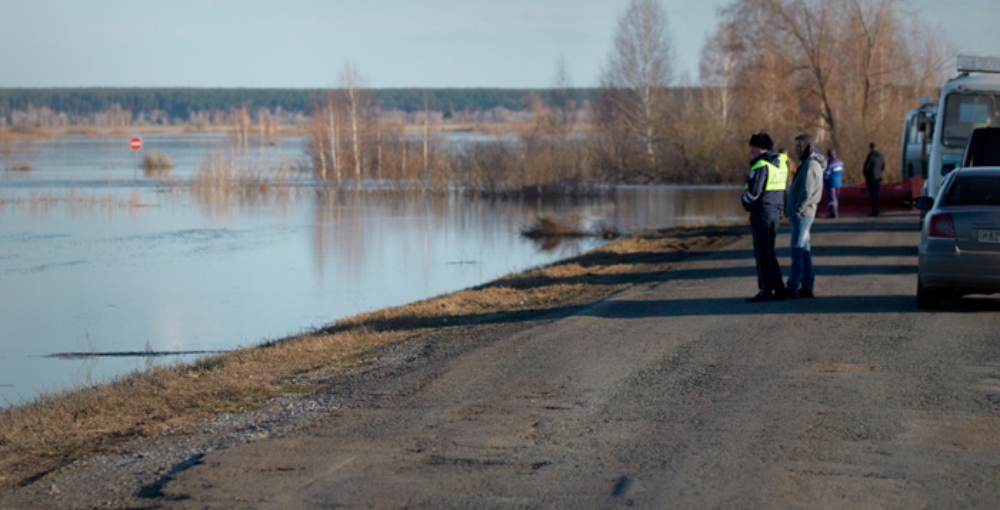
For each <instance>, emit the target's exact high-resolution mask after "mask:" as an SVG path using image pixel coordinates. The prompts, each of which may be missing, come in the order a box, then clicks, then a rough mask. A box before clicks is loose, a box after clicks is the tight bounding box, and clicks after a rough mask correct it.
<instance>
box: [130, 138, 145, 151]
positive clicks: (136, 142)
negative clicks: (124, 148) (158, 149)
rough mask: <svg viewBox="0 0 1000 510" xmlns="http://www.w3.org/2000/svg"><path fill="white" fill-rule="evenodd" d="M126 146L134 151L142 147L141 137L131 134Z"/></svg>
mask: <svg viewBox="0 0 1000 510" xmlns="http://www.w3.org/2000/svg"><path fill="white" fill-rule="evenodd" d="M128 147H129V148H130V149H132V150H134V151H137V150H139V149H141V148H142V138H139V137H138V136H133V137H132V139H131V140H129V141H128Z"/></svg>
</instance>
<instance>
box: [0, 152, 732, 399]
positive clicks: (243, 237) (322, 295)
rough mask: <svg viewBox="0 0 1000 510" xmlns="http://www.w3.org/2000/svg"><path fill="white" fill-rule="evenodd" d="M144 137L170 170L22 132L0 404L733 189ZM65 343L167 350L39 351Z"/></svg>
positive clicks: (404, 293) (4, 224) (715, 214)
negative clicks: (545, 222)
mask: <svg viewBox="0 0 1000 510" xmlns="http://www.w3.org/2000/svg"><path fill="white" fill-rule="evenodd" d="M146 142H147V144H148V145H149V146H150V147H155V148H159V149H160V150H163V151H164V152H166V153H167V154H169V155H170V157H171V160H172V162H173V164H174V168H173V170H171V172H170V174H169V175H155V176H147V175H145V174H144V173H142V172H138V173H137V172H136V171H135V167H134V166H133V165H132V164H131V163H130V162H131V161H132V159H131V158H132V157H133V155H132V154H130V153H129V151H128V149H127V147H126V146H124V143H123V144H122V147H120V148H118V149H112V147H111V145H110V144H109V142H108V141H107V140H102V139H83V138H81V139H61V140H49V141H44V142H39V143H38V147H39V153H38V155H37V157H36V158H35V160H34V163H35V169H34V170H33V171H32V172H30V173H22V174H18V175H16V176H12V177H0V286H2V288H3V292H2V293H0V324H3V328H0V404H2V403H4V402H6V403H17V402H23V401H25V400H28V399H31V398H33V397H34V396H35V395H37V394H38V392H40V391H56V390H60V389H63V388H70V387H74V386H79V385H87V384H91V383H94V382H100V381H106V380H108V379H110V378H113V377H115V376H118V375H122V374H127V373H129V372H131V371H133V370H139V369H143V368H144V367H146V366H148V365H150V364H153V363H156V364H161V363H174V362H177V361H193V360H194V358H195V357H196V356H197V354H193V353H195V352H205V351H221V350H229V349H232V348H235V347H239V346H243V345H251V344H256V343H259V342H263V341H267V340H271V339H274V338H279V337H282V336H286V335H289V334H294V333H297V332H300V331H302V330H305V329H309V328H312V327H318V326H322V325H324V324H327V323H330V322H333V321H335V320H337V319H338V318H342V317H345V316H349V315H353V314H356V313H359V312H363V311H368V310H373V309H377V308H382V307H386V306H394V305H401V304H405V303H409V302H413V301H416V300H420V299H426V298H428V297H431V296H434V295H438V294H442V293H446V292H450V291H454V290H458V289H462V288H467V287H471V286H475V285H479V284H482V283H484V282H486V281H489V280H492V279H495V278H497V277H499V276H502V275H504V274H508V273H511V272H516V271H521V270H524V269H527V268H530V267H534V266H538V265H542V264H546V263H549V262H553V261H555V260H558V259H561V258H565V257H567V256H572V255H574V254H577V253H580V252H582V251H583V250H586V249H589V248H591V247H594V246H597V245H599V244H600V242H601V241H600V240H598V239H583V240H580V241H577V242H574V243H569V244H559V245H558V246H538V245H536V244H535V243H533V242H531V241H529V240H526V239H522V238H521V237H520V236H519V234H518V232H519V231H520V229H521V227H523V226H524V225H526V224H528V223H530V222H531V221H533V220H534V219H535V218H537V217H539V216H543V215H544V216H552V217H556V218H564V219H572V220H573V221H578V222H581V224H584V225H597V224H599V223H604V224H607V225H611V226H614V227H616V228H618V229H621V230H628V231H638V230H643V229H649V228H665V227H669V226H672V225H677V224H685V223H694V222H700V221H704V220H706V219H710V218H728V217H737V218H743V213H742V210H741V209H740V206H739V193H740V190H738V189H734V188H676V187H653V188H623V189H618V190H616V191H614V192H613V193H609V194H607V195H606V196H602V197H593V198H588V199H581V200H559V201H548V202H546V201H541V200H480V199H474V198H470V197H466V196H461V195H454V194H425V193H420V192H392V193H386V192H375V191H370V190H361V191H356V190H352V191H342V190H335V189H329V188H325V187H322V186H319V187H317V186H315V185H314V184H313V183H312V182H310V180H309V179H308V178H307V177H303V175H302V174H301V173H299V172H297V171H296V170H295V169H294V167H293V165H292V164H285V163H283V162H287V161H295V160H296V158H297V157H298V154H301V152H299V153H297V152H296V150H298V151H302V150H303V149H302V147H303V146H302V143H301V140H298V141H296V140H294V139H287V138H286V139H282V140H281V141H280V142H279V144H278V145H277V146H274V147H267V148H266V149H265V151H266V152H263V153H262V152H260V151H251V153H250V154H242V155H241V153H239V152H237V151H234V150H233V149H231V147H230V144H229V142H228V138H226V137H212V136H175V137H172V138H171V137H157V136H152V137H146ZM262 154H263V155H262ZM239 158H244V159H239ZM206 162H208V163H206ZM275 168H277V169H278V170H277V171H274V170H273V169H275ZM540 248H541V249H540ZM66 352H77V353H91V354H99V353H115V352H119V353H120V352H163V353H171V355H170V356H162V357H160V356H156V357H154V356H140V357H114V356H88V357H86V358H72V359H62V358H48V357H46V356H47V355H50V354H53V353H66Z"/></svg>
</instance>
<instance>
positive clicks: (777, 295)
mask: <svg viewBox="0 0 1000 510" xmlns="http://www.w3.org/2000/svg"><path fill="white" fill-rule="evenodd" d="M786 299H788V292H787V291H785V289H777V290H775V291H774V296H772V297H771V301H784V300H786Z"/></svg>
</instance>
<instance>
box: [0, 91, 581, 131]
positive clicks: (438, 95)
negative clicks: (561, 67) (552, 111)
mask: <svg viewBox="0 0 1000 510" xmlns="http://www.w3.org/2000/svg"><path fill="white" fill-rule="evenodd" d="M330 91H331V90H329V89H249V88H247V89H214V88H6V89H4V88H0V119H5V120H6V122H0V124H3V123H6V124H16V123H17V121H16V118H15V117H16V115H14V116H12V115H13V114H14V113H15V112H28V111H31V110H48V111H49V112H52V113H55V114H64V115H66V116H68V117H70V118H86V117H92V116H94V115H96V114H99V113H101V112H108V111H112V110H117V111H128V112H130V113H131V114H132V115H141V114H142V113H143V112H146V113H148V112H162V114H161V116H160V117H161V118H163V119H164V120H165V121H166V122H169V123H175V122H178V121H180V122H188V121H191V120H192V119H193V117H195V116H196V114H198V113H199V112H212V111H232V110H234V109H238V108H242V107H246V108H247V109H248V110H250V111H256V110H259V109H262V108H263V109H267V110H269V111H272V112H274V111H283V112H285V113H286V114H288V113H301V114H303V115H310V114H311V113H312V111H313V110H314V109H315V108H316V105H317V104H319V103H321V102H323V101H324V98H325V96H326V95H327V93H328V92H330ZM370 94H371V99H372V105H373V106H376V107H378V108H380V109H383V110H397V111H402V112H406V113H412V112H419V111H423V110H424V108H425V104H424V98H425V95H426V99H427V105H426V107H427V108H428V109H429V110H431V111H436V112H461V111H487V110H493V109H496V108H503V109H507V110H511V111H522V110H527V109H529V108H530V107H531V96H532V95H537V96H538V97H541V99H542V100H543V101H545V102H546V103H549V104H553V103H552V102H553V101H557V100H560V99H562V98H568V99H572V100H574V101H575V102H576V103H577V104H580V103H582V102H583V101H586V100H589V99H590V98H591V97H593V96H594V94H596V89H583V88H576V89H569V90H559V91H555V90H551V89H491V88H451V89H417V88H402V89H373V90H370ZM562 100H564V99H562Z"/></svg>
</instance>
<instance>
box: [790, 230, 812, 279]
mask: <svg viewBox="0 0 1000 510" xmlns="http://www.w3.org/2000/svg"><path fill="white" fill-rule="evenodd" d="M788 220H789V223H791V227H792V269H791V272H790V273H789V275H788V285H787V287H788V289H789V290H799V286H801V287H802V288H805V289H809V290H813V282H814V281H815V279H816V275H815V274H814V273H813V262H812V252H811V251H810V247H809V229H810V228H812V224H813V218H811V217H808V216H791V217H789V218H788Z"/></svg>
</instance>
